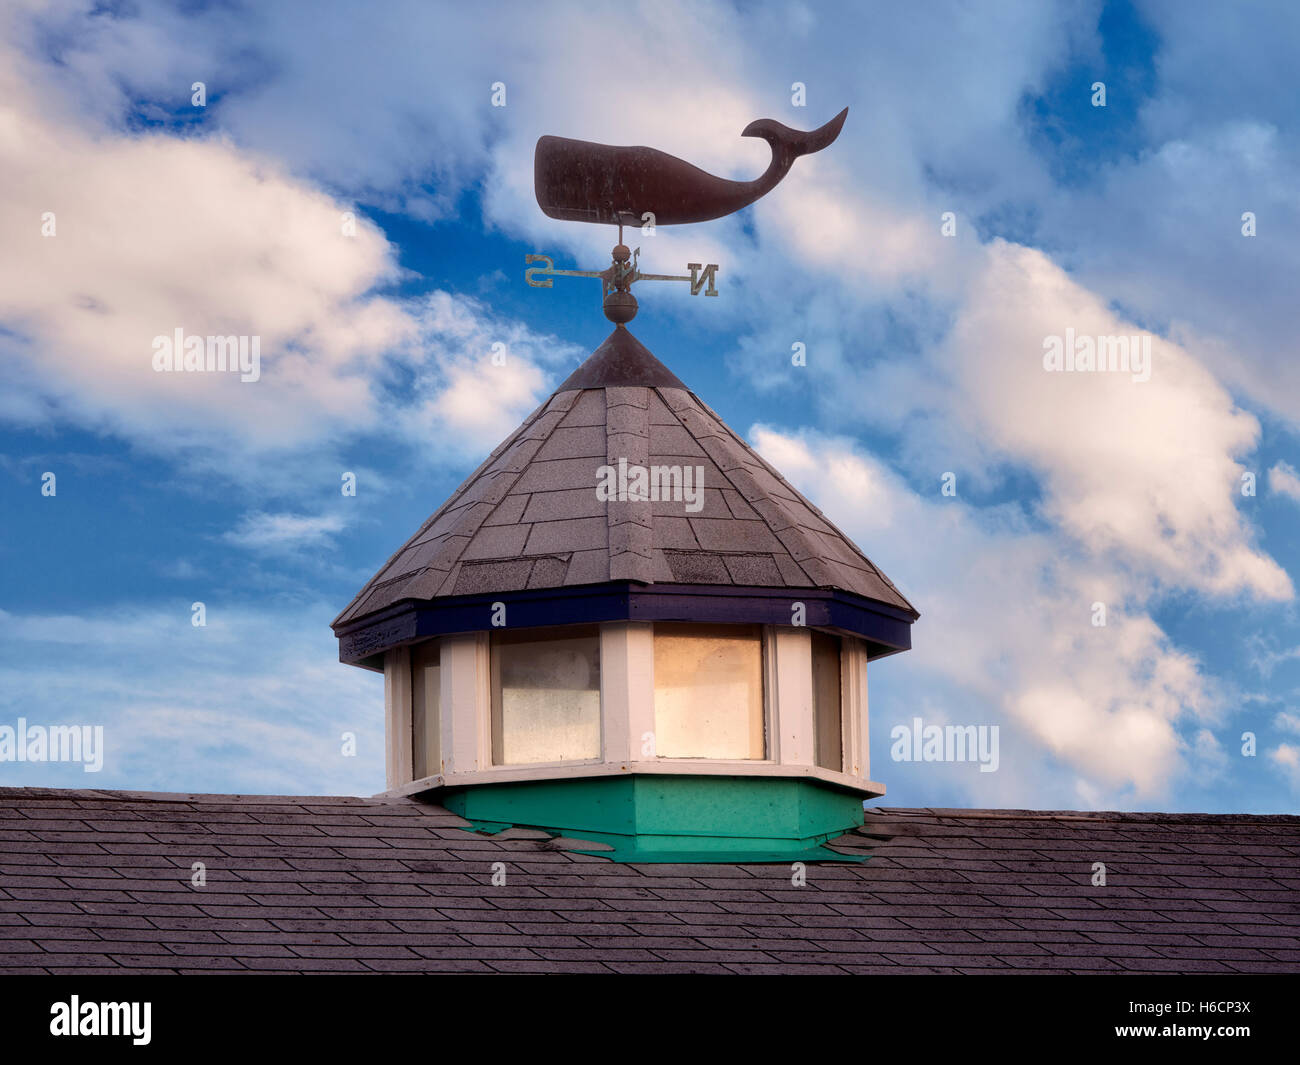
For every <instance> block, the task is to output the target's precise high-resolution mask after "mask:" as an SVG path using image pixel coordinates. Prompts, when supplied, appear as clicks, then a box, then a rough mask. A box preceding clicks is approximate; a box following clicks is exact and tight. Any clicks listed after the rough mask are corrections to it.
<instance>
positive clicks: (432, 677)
mask: <svg viewBox="0 0 1300 1065" xmlns="http://www.w3.org/2000/svg"><path fill="white" fill-rule="evenodd" d="M440 664H441V657H440V655H439V652H438V641H437V640H429V641H428V642H427V643H417V644H415V645H414V646H413V647H412V648H411V768H412V770H413V772H414V778H415V779H416V780H419V779H420V778H421V777H431V776H433V775H434V774H435V773H441V772H442V755H441V751H440V748H439V745H438V740H439V736H438V734H439V731H440V730H439V719H438V705H439V702H440V700H441V697H442V669H441V668H440Z"/></svg>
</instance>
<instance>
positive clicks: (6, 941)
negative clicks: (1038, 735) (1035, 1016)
mask: <svg viewBox="0 0 1300 1065" xmlns="http://www.w3.org/2000/svg"><path fill="white" fill-rule="evenodd" d="M463 824H464V823H463V822H462V821H461V820H460V819H459V818H457V817H455V816H454V815H452V814H450V813H448V812H447V811H445V810H443V809H441V808H440V807H438V806H433V805H429V804H427V803H424V802H420V801H418V800H414V799H389V798H376V799H359V798H346V797H322V796H305V797H302V796H300V797H288V796H232V795H164V794H149V793H129V792H117V793H114V792H101V791H54V790H38V789H21V788H10V789H0V971H3V972H8V973H16V972H58V973H70V972H87V971H96V972H124V971H133V972H146V971H148V972H217V971H237V972H259V971H276V972H283V971H291V972H573V971H585V972H659V973H666V972H684V971H685V972H720V973H721V972H800V973H803V972H838V973H865V972H888V973H896V974H904V973H937V972H942V973H973V972H989V971H1003V972H1006V971H1037V972H1117V973H1119V972H1127V973H1132V972H1145V973H1167V972H1221V973H1242V972H1248V973H1258V972H1294V971H1295V969H1296V967H1297V961H1298V959H1300V895H1298V894H1297V888H1300V818H1297V817H1283V816H1275V817H1262V816H1251V815H1200V814H1191V815H1176V814H1116V813H1061V812H1035V811H1024V810H1005V811H981V810H882V811H869V812H868V814H867V824H866V826H864V829H863V830H862V831H861V832H860V833H857V834H854V835H851V836H846V837H843V838H842V839H841V840H840V841H837V842H836V843H835V846H837V847H840V848H842V849H845V850H852V851H854V852H859V853H860V852H862V851H864V850H865V851H868V852H869V853H870V854H871V858H870V859H869V860H868V861H866V862H863V863H860V864H843V865H839V864H823V865H812V866H809V867H808V868H807V884H806V885H805V886H802V887H795V886H793V884H792V882H791V871H790V868H789V866H786V865H751V866H735V865H622V864H614V863H611V862H607V861H604V860H602V859H600V858H598V857H594V856H591V855H584V854H577V853H571V852H568V851H565V850H562V849H559V847H560V846H561V845H562V844H561V843H560V841H555V840H549V839H544V838H539V834H538V833H535V832H520V831H518V830H512V831H508V832H504V833H502V834H501V835H499V836H496V837H487V836H482V835H478V834H476V833H473V832H470V831H466V830H465V829H464V828H463V827H461V826H462V825H463ZM195 862H203V863H204V864H205V866H206V871H207V883H206V886H204V887H194V886H192V884H191V875H192V873H191V868H192V865H193V863H195ZM498 862H500V863H504V867H505V870H506V882H505V884H503V885H501V886H493V884H492V873H493V865H494V863H498ZM1094 862H1104V863H1105V865H1106V885H1105V886H1104V887H1094V886H1093V884H1092V879H1093V863H1094Z"/></svg>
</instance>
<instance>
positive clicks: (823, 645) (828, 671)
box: [812, 632, 844, 773]
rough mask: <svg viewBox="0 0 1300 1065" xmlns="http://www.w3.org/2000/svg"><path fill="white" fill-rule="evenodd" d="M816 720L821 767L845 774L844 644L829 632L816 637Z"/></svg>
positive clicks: (813, 654)
mask: <svg viewBox="0 0 1300 1065" xmlns="http://www.w3.org/2000/svg"><path fill="white" fill-rule="evenodd" d="M812 667H813V716H814V719H815V721H816V728H817V764H818V765H819V766H821V767H822V768H823V769H834V770H835V771H836V772H837V773H842V772H843V771H844V738H843V726H842V723H841V722H842V716H841V712H840V640H839V637H838V636H831V635H829V634H827V633H825V632H813V634H812Z"/></svg>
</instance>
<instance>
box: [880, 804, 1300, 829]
mask: <svg viewBox="0 0 1300 1065" xmlns="http://www.w3.org/2000/svg"><path fill="white" fill-rule="evenodd" d="M866 816H867V817H872V816H876V817H880V818H882V819H892V820H903V819H907V820H911V821H922V820H930V819H934V818H943V819H952V820H957V819H960V820H972V821H973V820H979V821H1093V822H1116V821H1127V822H1146V823H1157V824H1215V823H1220V824H1224V823H1234V822H1235V823H1242V822H1253V821H1262V822H1272V823H1276V822H1284V823H1295V824H1297V825H1300V814H1287V813H1276V814H1264V813H1246V812H1241V813H1221V814H1211V813H1174V812H1163V811H1159V810H1151V811H1147V810H1012V809H1005V810H1003V809H979V808H971V809H963V808H960V807H938V806H936V807H910V808H908V807H900V808H895V807H887V806H871V807H868V808H867V810H866Z"/></svg>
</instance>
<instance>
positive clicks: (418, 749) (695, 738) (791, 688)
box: [333, 116, 918, 862]
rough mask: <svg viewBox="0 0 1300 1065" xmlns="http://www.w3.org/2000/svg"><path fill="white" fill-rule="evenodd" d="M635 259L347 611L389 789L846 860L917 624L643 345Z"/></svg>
mask: <svg viewBox="0 0 1300 1065" xmlns="http://www.w3.org/2000/svg"><path fill="white" fill-rule="evenodd" d="M840 121H842V116H841V119H840ZM782 128H784V127H782ZM800 136H805V135H803V134H800ZM574 143H581V142H574ZM596 147H600V146H596ZM539 150H540V149H539ZM706 176H707V175H706ZM541 198H542V197H541V193H540V191H539V201H540V200H541ZM626 250H627V249H626V248H625V247H624V246H622V243H621V241H620V246H619V247H618V248H616V249H615V255H614V263H613V265H612V266H611V271H612V276H613V283H612V284H611V283H609V276H608V275H609V274H610V273H611V271H607V272H606V275H589V276H606V281H607V284H606V289H607V292H606V300H605V305H606V311H607V315H608V317H610V318H611V319H612V320H614V321H615V322H617V323H618V324H617V325H616V326H615V328H614V331H613V332H612V333H611V334H610V335H609V337H608V338H607V339H606V340H605V342H604V343H603V344H601V345H600V347H599V348H597V349H596V351H595V352H594V353H593V354H592V355H591V356H590V357H589V358H588V359H587V360H586V361H585V362H584V363H583V364H582V365H581V366H579V367H578V369H577V370H575V371H574V372H573V373H572V374H571V375H570V376H569V378H568V379H567V380H565V381H564V382H563V383H562V384H561V385H560V386H559V388H557V389H556V390H555V392H554V393H553V394H552V395H551V397H550V398H549V399H548V400H547V401H546V402H545V403H543V404H542V405H541V406H540V407H539V408H538V409H537V410H536V411H534V412H533V414H532V415H531V416H529V417H528V418H527V419H526V420H525V421H524V423H523V424H522V425H521V426H520V427H519V428H518V429H517V430H516V431H515V432H514V433H513V434H511V435H510V436H509V437H508V438H507V439H506V440H505V441H504V442H503V443H502V444H501V445H500V446H499V447H498V448H497V449H496V450H495V451H493V452H492V454H491V455H489V456H488V458H487V460H486V461H485V462H484V463H483V464H482V465H481V466H480V467H479V468H478V469H477V470H475V471H474V473H473V474H471V475H470V477H469V478H468V479H467V480H466V481H465V482H464V484H462V485H461V486H460V488H459V489H457V491H456V492H455V494H454V495H452V497H451V498H450V499H448V500H447V501H446V502H445V503H444V504H443V505H442V506H441V507H440V508H439V509H438V510H437V511H436V512H435V513H434V514H433V515H432V517H430V518H429V519H428V521H426V522H425V523H424V525H423V526H422V527H421V528H420V529H419V530H418V531H417V532H416V533H415V535H414V536H412V537H411V538H410V539H409V540H408V541H407V542H406V543H405V544H404V545H403V546H402V547H401V548H400V549H399V550H398V552H397V553H396V554H395V555H394V556H393V557H392V558H391V559H390V560H389V561H388V562H387V563H386V564H385V565H384V566H383V568H382V569H380V571H379V572H378V573H377V574H375V576H374V577H373V578H372V579H371V580H370V582H369V583H367V584H366V586H365V587H364V588H362V590H361V592H360V593H359V594H358V595H357V596H356V598H355V599H354V600H353V601H352V602H351V603H350V604H349V605H348V607H347V609H345V610H344V611H343V613H342V614H340V615H339V617H338V618H337V619H336V620H335V621H334V623H333V628H334V632H335V634H336V636H337V637H338V640H339V652H340V658H341V660H342V661H343V662H346V663H350V664H353V665H357V666H362V667H364V668H368V669H373V670H382V672H383V674H384V692H385V708H386V709H385V714H386V717H385V721H386V737H387V739H386V743H387V780H388V788H389V790H390V791H392V792H398V793H404V794H413V793H423V792H428V793H431V795H432V797H434V798H435V799H436V801H437V802H439V803H440V804H442V805H443V806H445V807H447V808H448V809H450V810H452V811H454V812H456V813H458V814H460V815H461V816H463V817H465V818H466V819H468V820H469V821H470V822H472V823H473V825H474V826H475V827H476V828H478V829H480V830H486V831H495V830H499V829H502V828H505V827H509V826H516V827H526V828H532V829H541V830H544V831H547V832H550V833H552V834H555V835H563V836H566V837H570V838H575V837H576V838H580V839H582V840H587V841H592V842H593V843H594V844H596V845H597V846H598V847H600V848H601V849H600V851H599V853H601V854H603V855H605V856H606V857H611V858H614V859H615V860H626V861H730V862H735V861H776V860H781V861H784V860H795V859H805V860H806V859H814V860H816V859H821V858H838V855H836V854H834V853H833V852H831V851H828V850H825V849H823V848H821V847H820V845H821V844H822V843H824V842H825V841H827V840H829V839H832V838H834V837H835V836H838V835H841V834H843V833H844V832H846V831H850V830H852V829H853V828H854V827H855V826H858V825H861V824H862V818H863V814H862V803H863V800H864V799H868V798H873V797H876V796H879V795H881V794H883V792H884V788H883V787H882V786H881V785H880V784H877V783H875V782H873V781H872V779H871V770H870V761H869V753H868V722H869V715H868V700H867V671H868V664H869V663H871V662H874V661H875V660H877V659H880V658H883V657H885V656H887V655H890V654H893V653H895V652H897V651H902V650H906V649H907V648H908V647H909V646H910V626H911V624H912V623H913V621H915V620H916V618H917V617H918V615H917V612H916V611H915V610H914V609H913V608H912V606H911V604H910V603H909V602H908V601H907V600H906V599H905V598H904V597H903V595H902V594H901V593H900V592H899V591H898V589H897V588H895V587H894V585H893V583H892V582H891V581H890V580H889V579H888V578H887V577H886V576H885V575H884V574H883V573H882V572H881V571H880V570H879V569H878V568H877V567H876V566H875V565H874V564H873V563H872V562H871V561H870V560H869V559H868V558H867V557H866V556H865V555H864V554H863V553H862V552H861V551H859V550H858V549H857V547H855V546H854V545H853V543H851V542H850V541H849V539H848V538H847V537H846V536H845V535H844V534H843V533H841V532H840V531H839V530H838V529H837V528H835V526H834V525H833V524H832V523H831V522H829V521H828V520H827V519H826V518H825V516H824V515H823V514H822V513H821V511H819V510H818V509H817V508H816V507H815V506H814V505H813V504H812V503H810V502H809V501H808V500H806V499H805V498H804V497H803V496H802V495H800V493H799V492H798V491H796V490H795V489H794V488H793V487H791V485H790V484H789V483H788V482H787V481H786V480H785V479H784V478H782V477H781V475H780V474H779V473H778V472H777V471H776V470H774V469H773V468H772V467H771V466H770V465H769V464H768V463H767V462H766V461H764V460H763V459H762V458H761V457H760V456H759V455H758V454H757V453H756V452H755V451H754V450H753V449H751V448H750V447H749V446H748V445H747V444H746V443H745V441H744V440H742V439H741V438H740V437H739V436H738V435H736V434H735V433H734V432H732V430H731V429H729V428H728V427H727V426H726V425H725V424H724V423H723V421H722V420H721V418H719V417H718V416H717V415H716V414H715V413H714V412H713V411H712V410H710V409H709V407H708V406H706V405H705V404H704V403H703V402H702V401H701V400H700V399H699V397H697V396H696V395H695V394H694V393H693V392H691V391H690V389H689V388H688V387H687V386H686V385H685V384H683V383H682V382H681V381H680V380H679V379H678V378H677V377H676V376H675V375H674V374H673V373H672V371H670V370H669V369H668V368H667V367H666V366H664V365H663V363H661V362H660V361H659V360H658V359H656V358H655V357H654V356H653V355H652V354H651V353H650V352H649V351H648V350H646V348H645V347H644V346H643V345H642V344H641V343H640V342H639V341H638V340H637V339H636V338H635V337H634V336H633V335H632V333H631V332H629V331H628V329H627V328H626V326H625V325H624V324H623V323H624V322H626V321H628V320H629V319H630V318H631V316H632V315H633V314H635V308H636V303H635V299H633V298H632V297H631V294H630V292H628V291H627V289H628V287H629V286H630V280H636V279H638V277H637V275H631V276H630V277H629V274H628V272H627V271H628V268H627V266H626V263H627V256H626V255H625V254H624V255H622V256H620V252H623V253H625V252H626ZM620 263H622V264H623V265H622V267H620ZM620 269H622V270H623V271H624V273H622V274H620V272H619V271H620ZM621 279H626V280H627V282H628V283H627V284H624V285H620V284H619V281H620V280H621ZM611 297H614V298H612V299H611Z"/></svg>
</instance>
